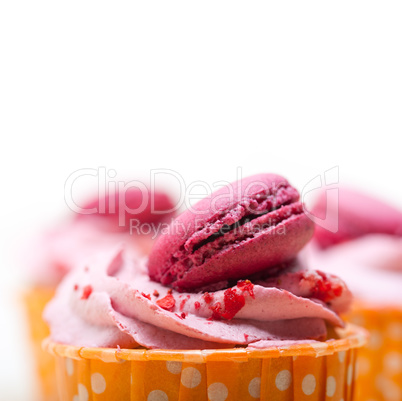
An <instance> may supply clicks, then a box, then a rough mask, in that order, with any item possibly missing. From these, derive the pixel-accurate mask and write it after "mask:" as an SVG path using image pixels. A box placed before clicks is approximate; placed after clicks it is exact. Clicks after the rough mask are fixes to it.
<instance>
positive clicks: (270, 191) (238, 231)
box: [148, 174, 314, 291]
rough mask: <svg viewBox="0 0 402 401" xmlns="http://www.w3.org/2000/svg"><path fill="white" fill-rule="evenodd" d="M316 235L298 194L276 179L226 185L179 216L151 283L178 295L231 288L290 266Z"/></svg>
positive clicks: (156, 255)
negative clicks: (253, 276)
mask: <svg viewBox="0 0 402 401" xmlns="http://www.w3.org/2000/svg"><path fill="white" fill-rule="evenodd" d="M313 232H314V223H313V222H312V221H311V220H310V219H309V218H308V217H307V216H306V215H305V214H304V211H303V205H302V203H301V202H300V201H299V193H298V191H297V190H296V189H295V188H294V187H292V186H291V185H290V184H289V182H288V181H287V180H286V179H285V178H283V177H281V176H279V175H275V174H258V175H254V176H251V177H248V178H244V179H242V180H239V181H236V182H234V183H232V184H228V185H225V186H223V187H222V188H220V189H219V190H218V191H216V192H214V193H213V194H211V195H210V196H208V197H206V198H204V199H202V200H201V201H199V202H198V203H197V204H195V205H194V206H193V207H191V209H189V210H187V211H185V212H184V213H182V214H181V215H179V216H178V217H177V218H176V219H175V220H173V221H172V223H171V224H170V226H169V229H168V230H166V232H165V233H163V234H162V235H161V236H160V237H159V238H158V240H157V241H156V243H155V244H154V246H153V248H152V251H151V254H150V256H149V261H148V271H149V275H150V278H151V279H152V280H154V281H158V282H160V283H162V284H164V285H168V286H171V287H173V288H174V289H176V290H179V291H199V290H207V289H209V290H211V289H220V288H225V287H226V286H227V285H228V284H229V283H231V282H235V281H237V280H239V279H243V278H247V277H250V276H251V275H253V274H256V273H259V272H261V271H265V270H269V269H271V270H272V272H273V273H274V272H276V271H277V270H278V269H279V268H280V266H281V264H284V263H285V264H286V262H288V261H291V260H292V259H294V258H295V257H296V255H297V253H298V252H299V251H300V250H301V249H302V248H303V246H304V245H305V244H306V243H307V242H308V241H309V240H310V238H311V237H312V235H313Z"/></svg>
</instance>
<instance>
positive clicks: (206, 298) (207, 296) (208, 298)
mask: <svg viewBox="0 0 402 401" xmlns="http://www.w3.org/2000/svg"><path fill="white" fill-rule="evenodd" d="M203 297H204V301H205V302H206V303H207V304H210V303H211V302H212V300H213V296H212V295H211V294H210V293H209V292H204V295H203Z"/></svg>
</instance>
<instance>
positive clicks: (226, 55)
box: [0, 0, 402, 401]
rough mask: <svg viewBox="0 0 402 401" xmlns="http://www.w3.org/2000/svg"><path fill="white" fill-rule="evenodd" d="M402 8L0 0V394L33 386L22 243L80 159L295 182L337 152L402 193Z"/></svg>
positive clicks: (374, 185) (389, 191)
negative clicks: (22, 302)
mask: <svg viewBox="0 0 402 401" xmlns="http://www.w3.org/2000/svg"><path fill="white" fill-rule="evenodd" d="M133 3H134V4H133ZM401 20H402V8H401V6H400V2H399V1H396V2H392V1H386V2H384V1H375V2H374V1H367V0H366V1H350V0H348V1H336V2H326V1H317V2H310V1H307V2H305V1H299V2H295V3H294V2H288V1H282V2H275V4H267V2H259V1H248V2H237V1H230V2H226V1H218V0H214V1H202V2H193V1H189V0H187V1H185V2H177V1H148V2H141V4H138V3H136V2H127V3H125V2H120V1H119V2H105V1H96V2H88V1H84V0H80V1H73V0H70V1H64V2H60V1H55V0H52V1H41V0H38V1H19V0H13V1H2V2H0V135H1V145H0V163H1V166H0V172H1V198H0V202H1V204H0V223H1V224H0V230H1V232H0V235H1V237H0V246H1V254H0V257H1V260H0V266H1V267H0V269H1V270H0V294H1V295H0V319H1V320H0V321H1V329H0V343H1V345H2V348H1V357H0V399H1V400H3V399H4V400H8V401H13V400H32V399H33V397H32V391H33V390H32V389H33V386H34V382H33V380H32V379H30V376H29V372H30V363H29V359H28V357H27V356H26V353H27V346H26V344H25V332H24V325H23V319H22V315H21V310H20V308H19V307H18V302H17V301H18V291H19V289H20V288H21V287H22V285H23V284H24V274H23V272H22V269H21V262H20V260H21V256H23V257H29V255H21V253H23V250H22V249H23V247H22V244H23V243H24V241H26V240H27V238H29V237H30V236H31V235H34V234H35V233H37V232H39V230H40V229H41V228H42V227H43V226H44V225H49V224H52V223H55V222H57V221H59V220H60V219H61V218H62V216H64V215H65V214H66V213H67V207H66V205H65V203H64V183H65V180H66V179H67V177H68V176H69V175H70V174H71V173H72V172H74V171H75V170H77V169H82V168H95V169H96V168H98V167H100V166H104V167H106V168H107V169H114V170H116V171H117V174H118V176H117V178H119V179H123V178H125V177H131V178H133V177H134V178H137V177H144V176H147V175H148V174H149V170H150V169H155V168H168V169H173V170H175V171H177V172H178V173H180V174H181V175H182V176H183V178H184V179H185V182H186V183H187V184H190V183H191V182H192V181H195V180H205V181H206V182H208V183H210V184H212V183H213V182H215V181H217V180H234V179H236V174H237V167H241V168H242V171H243V175H244V176H245V175H249V174H251V173H256V172H277V173H281V174H283V175H285V176H286V177H287V178H289V180H290V181H291V182H292V183H294V184H295V185H296V186H297V187H298V188H299V189H302V188H303V187H304V186H305V185H306V184H307V183H308V182H309V181H310V180H311V179H313V178H314V177H316V176H317V175H321V174H323V173H324V171H326V170H328V169H331V168H333V167H335V166H339V177H340V182H341V183H348V184H349V185H354V186H356V187H359V188H362V189H365V190H366V191H368V192H370V193H374V194H377V195H378V196H380V197H382V198H384V199H386V200H388V201H390V202H391V203H393V204H395V205H399V204H400V203H401V202H402V188H401V178H400V176H401V148H400V144H401V141H400V138H401V134H402V114H401V111H402V73H401V71H402V52H401V49H402V24H401ZM93 184H94V183H93V182H91V183H89V184H88V185H93ZM81 189H82V188H81Z"/></svg>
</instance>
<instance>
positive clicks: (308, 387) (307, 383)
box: [302, 374, 316, 395]
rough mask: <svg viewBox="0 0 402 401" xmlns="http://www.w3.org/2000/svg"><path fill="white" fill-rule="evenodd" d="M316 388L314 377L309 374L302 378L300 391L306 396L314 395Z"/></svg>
mask: <svg viewBox="0 0 402 401" xmlns="http://www.w3.org/2000/svg"><path fill="white" fill-rule="evenodd" d="M315 387H316V380H315V377H314V376H313V375H311V374H309V375H306V376H304V379H303V381H302V390H303V393H304V394H306V395H311V394H313V393H314V391H315Z"/></svg>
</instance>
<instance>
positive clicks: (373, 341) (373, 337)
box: [369, 330, 382, 349]
mask: <svg viewBox="0 0 402 401" xmlns="http://www.w3.org/2000/svg"><path fill="white" fill-rule="evenodd" d="M381 345H382V336H381V333H380V332H379V331H377V330H372V331H371V332H370V341H369V347H370V348H371V349H379V348H380V347H381Z"/></svg>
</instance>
